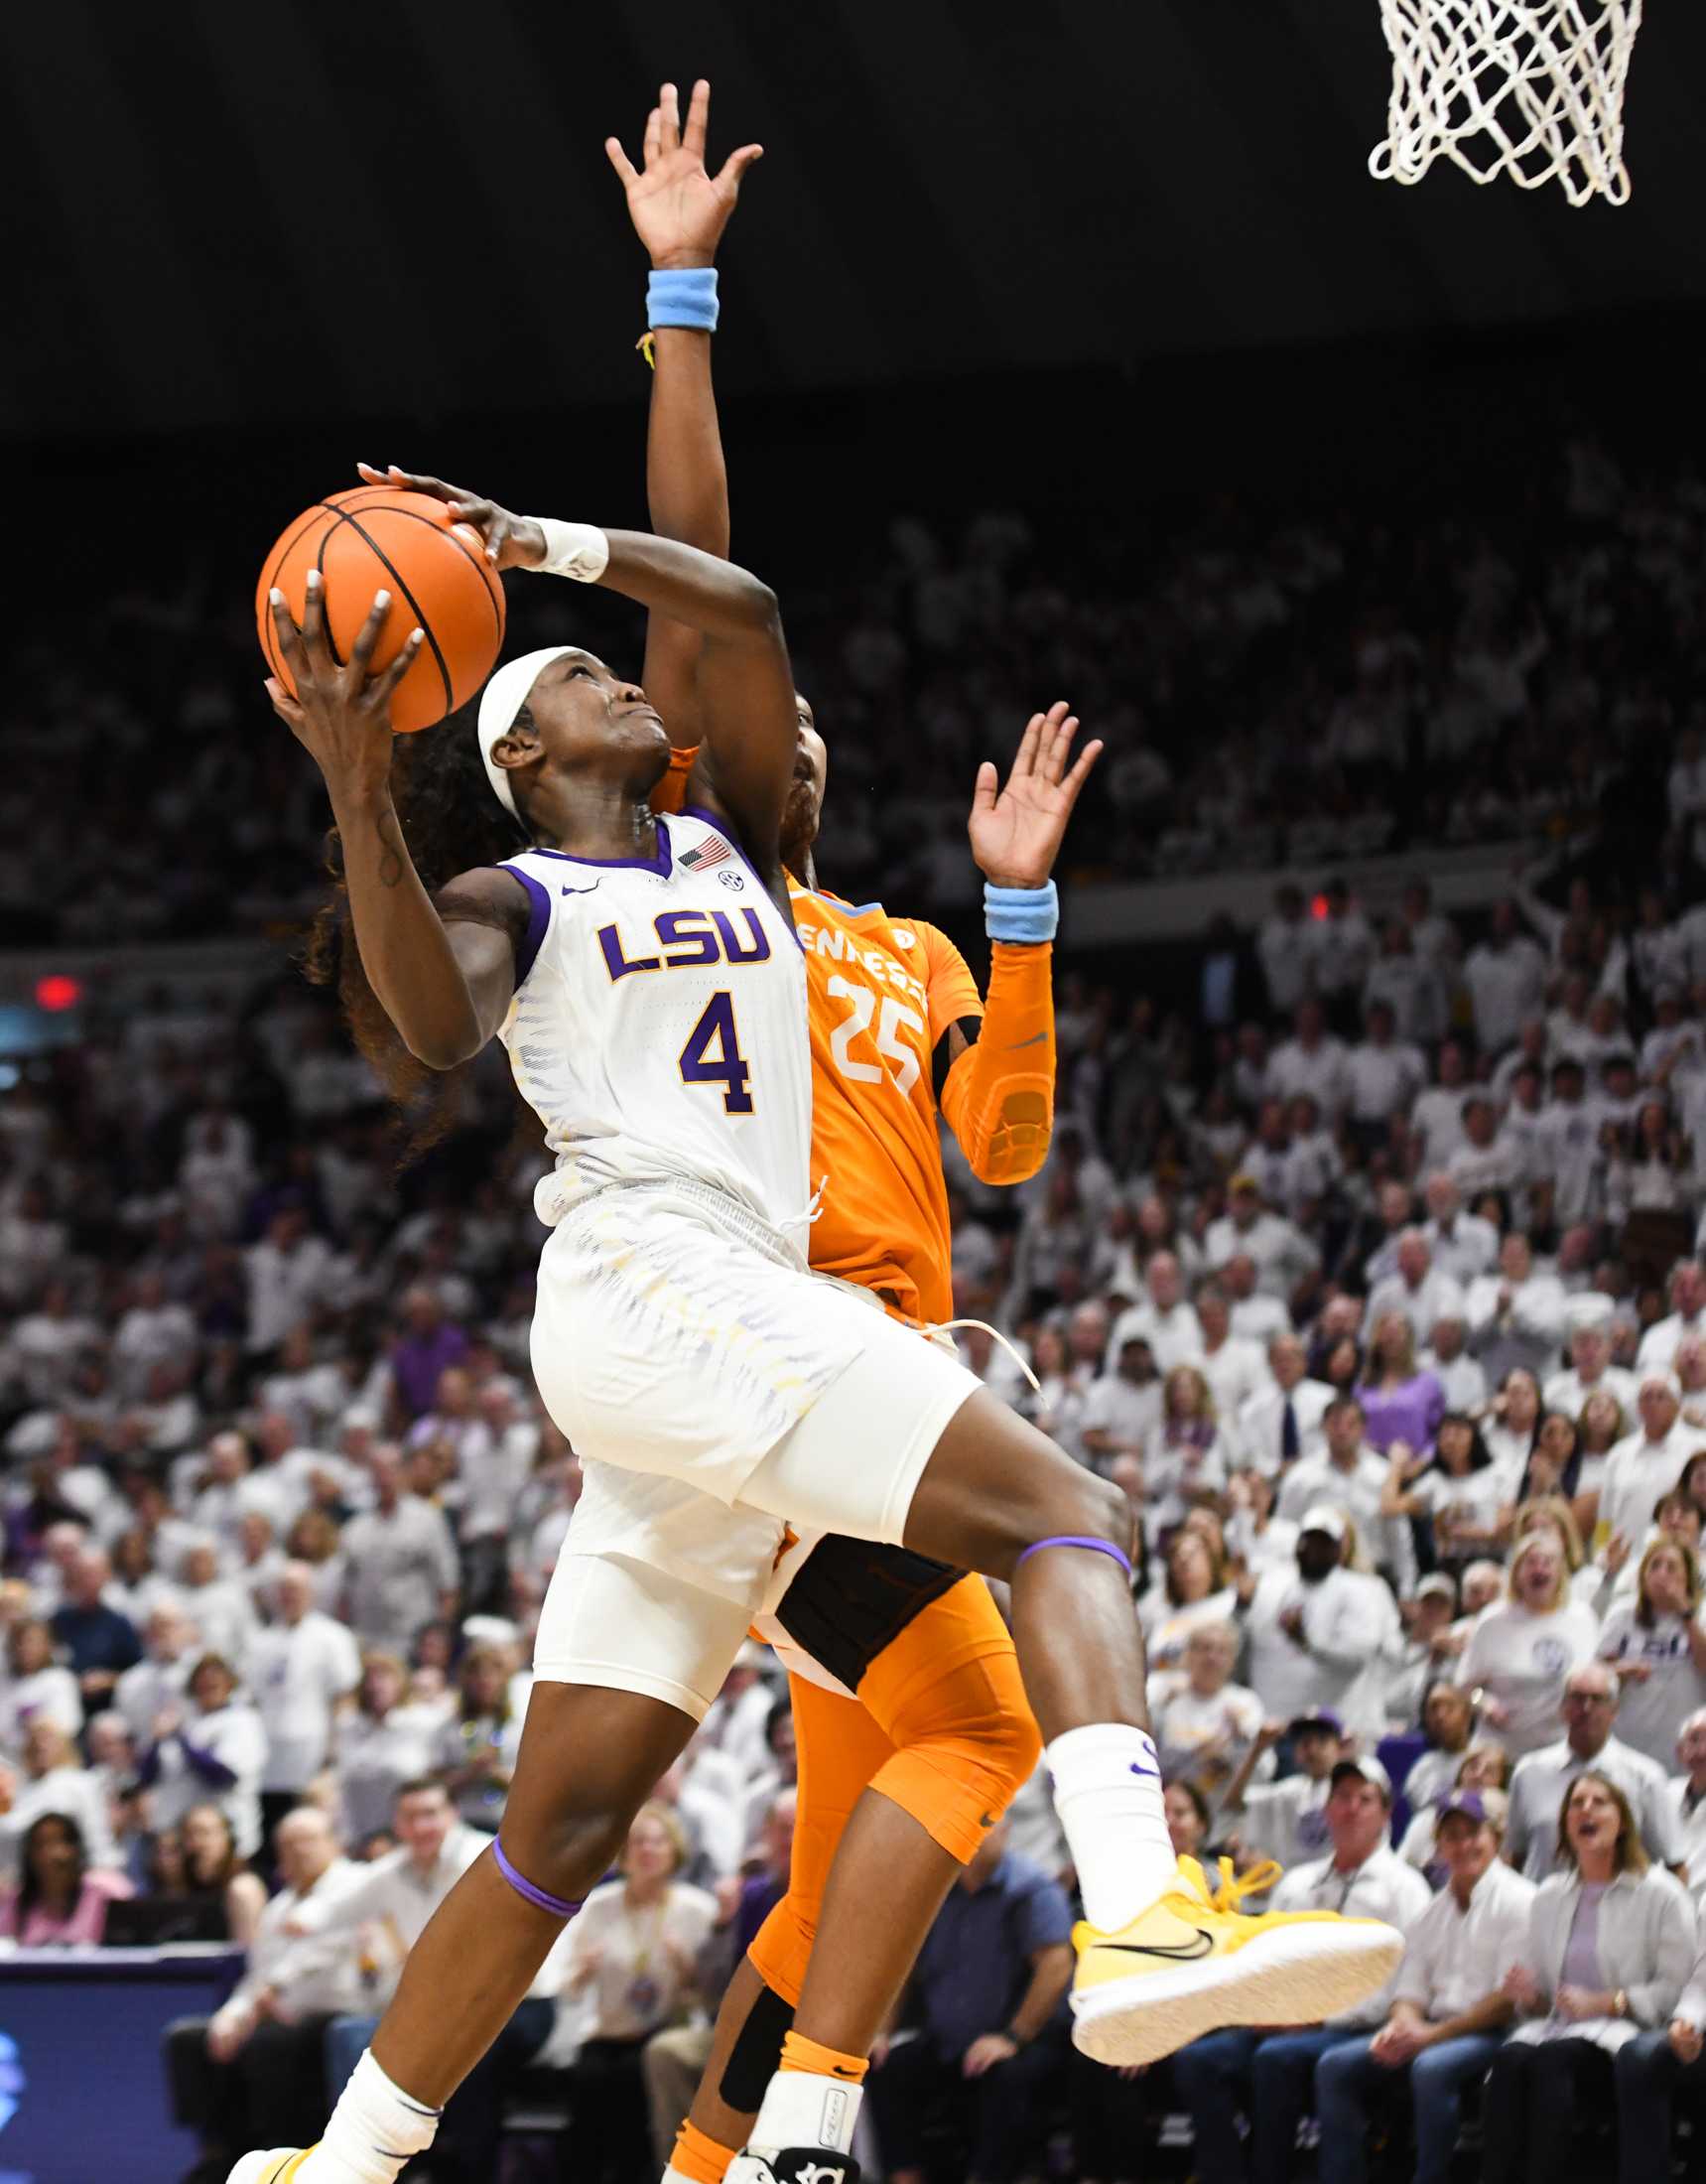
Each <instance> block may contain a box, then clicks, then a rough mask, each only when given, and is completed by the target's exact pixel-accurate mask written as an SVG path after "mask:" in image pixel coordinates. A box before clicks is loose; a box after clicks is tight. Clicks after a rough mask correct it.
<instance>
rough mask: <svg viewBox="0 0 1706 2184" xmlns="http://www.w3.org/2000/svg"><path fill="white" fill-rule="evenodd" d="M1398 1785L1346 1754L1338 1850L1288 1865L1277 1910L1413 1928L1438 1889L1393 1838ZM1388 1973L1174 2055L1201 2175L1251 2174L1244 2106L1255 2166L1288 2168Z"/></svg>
mask: <svg viewBox="0 0 1706 2184" xmlns="http://www.w3.org/2000/svg"><path fill="white" fill-rule="evenodd" d="M1391 1805H1392V1786H1391V1783H1390V1781H1389V1780H1388V1778H1387V1775H1386V1771H1385V1769H1384V1768H1383V1767H1382V1766H1381V1765H1380V1763H1379V1761H1378V1759H1342V1760H1340V1762H1339V1764H1338V1765H1337V1766H1336V1767H1335V1768H1334V1770H1333V1783H1332V1788H1331V1791H1330V1793H1329V1795H1328V1799H1327V1826H1328V1831H1329V1834H1330V1835H1331V1838H1332V1843H1333V1848H1332V1854H1331V1855H1330V1856H1329V1857H1325V1858H1322V1859H1320V1860H1319V1861H1317V1862H1316V1863H1314V1864H1311V1865H1303V1866H1298V1867H1296V1868H1295V1869H1294V1870H1292V1871H1291V1872H1289V1873H1287V1874H1286V1875H1285V1876H1284V1878H1283V1879H1282V1880H1281V1881H1280V1883H1279V1886H1278V1887H1277V1888H1276V1889H1275V1890H1274V1893H1273V1908H1274V1910H1275V1911H1333V1912H1338V1913H1340V1914H1342V1915H1344V1916H1346V1917H1350V1918H1377V1919H1381V1920H1383V1921H1384V1922H1385V1923H1386V1924H1387V1925H1390V1926H1395V1927H1397V1929H1398V1930H1399V1931H1400V1932H1401V1933H1405V1934H1408V1933H1409V1932H1411V1931H1413V1929H1414V1928H1415V1925H1416V1923H1417V1921H1418V1920H1419V1919H1420V1918H1421V1916H1422V1914H1423V1913H1424V1912H1425V1911H1426V1910H1427V1908H1428V1904H1429V1902H1430V1901H1431V1898H1430V1896H1429V1894H1428V1885H1427V1882H1426V1881H1425V1880H1423V1879H1422V1877H1421V1875H1420V1874H1419V1873H1418V1872H1417V1871H1416V1869H1415V1868H1414V1866H1412V1865H1406V1864H1404V1863H1403V1861H1402V1860H1401V1859H1400V1858H1399V1857H1398V1855H1397V1853H1396V1852H1395V1851H1394V1850H1393V1849H1392V1847H1391V1843H1390V1828H1391ZM1390 1990H1391V1982H1390V1981H1388V1982H1387V1983H1386V1985H1385V1986H1382V1987H1381V1988H1380V1989H1379V1991H1378V1993H1376V1994H1374V1995H1372V1996H1371V1997H1370V1998H1369V2000H1367V2001H1366V2002H1362V2003H1360V2004H1359V2005H1358V2006H1357V2007H1356V2008H1355V2009H1351V2010H1347V2011H1345V2012H1344V2013H1343V2014H1341V2015H1340V2016H1338V2017H1334V2018H1330V2019H1329V2020H1328V2021H1327V2023H1325V2024H1322V2025H1306V2026H1302V2027H1298V2028H1296V2029H1293V2030H1282V2031H1270V2032H1265V2033H1264V2032H1251V2031H1247V2030H1246V2029H1244V2028H1242V2027H1240V2028H1232V2029H1229V2030H1226V2031H1223V2032H1211V2033H1207V2034H1205V2035H1204V2036H1203V2038H1201V2039H1199V2040H1193V2041H1192V2042H1191V2043H1190V2045H1189V2046H1187V2047H1183V2048H1180V2049H1179V2051H1178V2053H1177V2054H1176V2055H1175V2056H1174V2057H1173V2078H1174V2083H1175V2084H1176V2085H1177V2087H1178V2089H1179V2093H1180V2096H1181V2098H1182V2099H1183V2101H1184V2103H1185V2106H1186V2108H1187V2109H1188V2110H1189V2111H1190V2115H1191V2121H1192V2125H1193V2128H1194V2134H1195V2136H1194V2145H1193V2154H1194V2159H1195V2166H1196V2173H1197V2176H1198V2178H1199V2180H1200V2184H1237V2180H1238V2179H1241V2178H1242V2177H1243V2176H1244V2175H1245V2174H1246V2166H1245V2157H1244V2149H1243V2147H1242V2146H1241V2144H1240V2141H1239V2130H1238V2117H1239V2114H1240V2112H1241V2111H1243V2112H1245V2113H1246V2114H1247V2116H1248V2120H1249V2130H1250V2135H1251V2139H1252V2142H1253V2143H1254V2144H1255V2145H1256V2146H1257V2147H1258V2148H1259V2149H1262V2151H1261V2165H1260V2169H1259V2171H1258V2172H1257V2173H1258V2174H1260V2175H1261V2176H1262V2177H1263V2178H1283V2177H1284V2176H1285V2175H1286V2173H1287V2170H1288V2169H1289V2166H1290V2156H1291V2151H1292V2148H1293V2147H1294V2145H1295V2144H1296V2139H1297V2126H1298V2124H1299V2123H1300V2122H1301V2121H1302V2119H1303V2117H1304V2116H1305V2114H1306V2113H1307V2112H1308V2109H1309V2106H1310V2099H1311V2095H1312V2092H1313V2088H1314V2076H1315V2066H1316V2063H1317V2062H1318V2060H1319V2059H1320V2057H1321V2056H1322V2055H1323V2054H1325V2053H1326V2052H1328V2051H1329V2050H1330V2049H1332V2048H1335V2047H1337V2046H1339V2045H1340V2044H1341V2043H1342V2042H1344V2041H1346V2040H1352V2039H1355V2038H1357V2037H1358V2036H1359V2035H1360V2034H1362V2033H1364V2032H1366V2031H1370V2030H1372V2029H1373V2028H1374V2027H1375V2026H1377V2025H1378V2024H1379V2023H1380V2021H1381V2020H1382V2018H1383V2017H1384V2016H1385V2014H1386V2009H1387V2006H1388V2002H1389V1998H1390Z"/></svg>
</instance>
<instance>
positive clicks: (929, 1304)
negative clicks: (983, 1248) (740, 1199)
mask: <svg viewBox="0 0 1706 2184" xmlns="http://www.w3.org/2000/svg"><path fill="white" fill-rule="evenodd" d="M788 892H789V896H790V899H791V900H792V902H793V907H794V923H795V925H796V927H797V928H798V931H799V935H800V945H801V946H802V947H803V948H804V949H805V951H806V972H807V994H808V999H809V1009H810V1016H811V1030H812V1180H813V1182H814V1183H817V1182H818V1181H819V1180H820V1179H823V1178H827V1180H826V1181H825V1185H824V1195H823V1204H822V1210H821V1211H820V1213H819V1215H818V1218H817V1220H816V1221H815V1222H814V1223H813V1224H812V1244H811V1257H812V1265H813V1266H814V1267H816V1268H818V1269H819V1270H820V1272H822V1273H824V1274H835V1275H840V1276H841V1278H842V1280H843V1281H845V1282H856V1283H858V1285H859V1286H860V1288H862V1289H867V1290H875V1291H877V1292H879V1293H884V1294H885V1295H886V1296H887V1297H888V1298H889V1300H890V1301H892V1302H893V1303H894V1304H895V1305H896V1306H897V1307H898V1308H899V1310H901V1311H902V1312H904V1313H905V1314H906V1315H907V1316H908V1317H909V1318H913V1319H922V1320H928V1321H939V1320H944V1319H947V1318H950V1317H951V1316H952V1314H953V1310H954V1284H953V1274H952V1260H953V1253H952V1240H951V1235H950V1230H949V1226H948V1192H947V1186H946V1184H945V1183H944V1181H943V1176H942V1149H941V1140H940V1138H939V1137H938V1135H937V1119H936V1093H935V1088H934V1086H933V1085H932V1083H931V1071H930V1061H931V1056H932V1054H933V1053H934V1052H935V1050H936V1047H937V1045H938V1043H939V1042H940V1040H941V1038H942V1035H943V1033H944V1032H945V1031H946V1030H947V1028H948V1026H949V1025H950V1024H956V1023H958V1022H959V1021H960V1019H961V1018H963V1017H981V1016H982V1015H983V1013H984V1004H983V1000H982V997H981V996H980V994H979V992H978V982H977V980H976V979H975V978H974V977H973V976H972V973H971V971H970V970H969V969H968V968H967V965H966V959H965V958H964V956H962V955H961V953H960V951H959V949H958V948H956V947H955V945H954V943H953V942H952V941H951V940H950V939H949V938H948V936H947V934H946V933H943V932H939V931H938V930H937V928H936V927H935V926H934V925H927V924H925V923H923V922H922V921H921V920H918V919H906V918H898V917H890V916H889V914H888V913H887V911H886V910H884V908H883V907H882V905H881V903H880V902H866V903H862V904H860V905H858V906H856V907H855V906H854V905H853V904H851V903H848V902H844V901H842V900H841V898H840V897H839V896H837V895H833V894H824V893H821V892H815V891H814V890H813V889H811V888H809V887H800V886H798V885H797V884H795V883H793V882H790V883H789V888H788Z"/></svg>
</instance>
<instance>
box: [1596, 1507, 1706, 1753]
mask: <svg viewBox="0 0 1706 2184" xmlns="http://www.w3.org/2000/svg"><path fill="white" fill-rule="evenodd" d="M1700 1598H1701V1578H1700V1561H1699V1557H1698V1556H1697V1555H1696V1554H1695V1552H1694V1550H1693V1548H1691V1547H1690V1546H1689V1545H1688V1543H1687V1542H1686V1541H1685V1540H1673V1539H1667V1538H1665V1537H1663V1536H1662V1535H1661V1536H1660V1537H1659V1538H1658V1539H1656V1540H1654V1541H1652V1543H1651V1544H1650V1545H1649V1546H1648V1548H1647V1550H1646V1553H1645V1554H1644V1555H1643V1556H1642V1557H1641V1558H1640V1570H1639V1571H1638V1572H1637V1575H1636V1581H1635V1598H1634V1600H1633V1602H1631V1601H1620V1602H1619V1603H1618V1605H1617V1606H1615V1607H1614V1608H1613V1609H1612V1611H1611V1613H1610V1614H1609V1615H1608V1616H1607V1617H1606V1619H1605V1627H1604V1628H1603V1630H1602V1631H1601V1632H1600V1643H1599V1656H1600V1659H1601V1660H1602V1661H1609V1662H1610V1664H1611V1665H1612V1667H1613V1668H1614V1669H1615V1670H1616V1671H1617V1677H1618V1684H1619V1687H1620V1691H1621V1694H1622V1698H1621V1703H1620V1705H1619V1706H1618V1716H1617V1733H1618V1735H1619V1737H1620V1738H1621V1739H1622V1741H1623V1742H1624V1743H1626V1744H1633V1745H1634V1746H1635V1748H1636V1750H1637V1751H1638V1752H1644V1753H1645V1754H1646V1756H1647V1757H1648V1759H1652V1760H1656V1761H1657V1763H1658V1764H1659V1766H1660V1767H1662V1768H1663V1769H1664V1770H1665V1772H1666V1773H1667V1774H1668V1773H1669V1771H1670V1769H1671V1768H1672V1767H1673V1766H1674V1765H1675V1753H1676V1739H1677V1738H1678V1736H1680V1735H1681V1733H1682V1724H1683V1722H1684V1721H1686V1720H1687V1718H1688V1716H1689V1715H1690V1714H1691V1713H1694V1712H1697V1711H1698V1710H1699V1708H1700V1707H1701V1706H1706V1627H1702V1624H1701V1621H1700Z"/></svg>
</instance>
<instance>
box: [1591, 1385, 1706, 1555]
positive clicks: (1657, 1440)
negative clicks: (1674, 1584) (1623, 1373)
mask: <svg viewBox="0 0 1706 2184" xmlns="http://www.w3.org/2000/svg"><path fill="white" fill-rule="evenodd" d="M1636 1409H1637V1411H1638V1412H1639V1413H1640V1432H1639V1433H1631V1434H1630V1435H1629V1436H1628V1438H1627V1439H1624V1440H1620V1441H1619V1442H1618V1444H1617V1446H1616V1447H1615V1448H1614V1449H1613V1450H1612V1452H1611V1454H1610V1455H1609V1456H1608V1457H1607V1458H1606V1468H1605V1477H1604V1480H1603V1482H1602V1484H1601V1487H1600V1505H1599V1517H1600V1522H1601V1523H1602V1524H1604V1525H1607V1526H1609V1527H1610V1530H1611V1535H1612V1536H1613V1537H1614V1538H1615V1537H1617V1536H1618V1535H1620V1534H1621V1536H1622V1537H1623V1539H1624V1541H1625V1543H1626V1544H1627V1546H1628V1547H1629V1548H1631V1549H1635V1548H1638V1547H1639V1546H1640V1543H1641V1541H1642V1540H1644V1539H1645V1538H1646V1532H1647V1527H1648V1526H1649V1525H1650V1524H1651V1522H1652V1511H1653V1505H1654V1503H1655V1502H1657V1501H1658V1500H1659V1499H1660V1497H1661V1496H1663V1495H1665V1494H1668V1493H1669V1492H1670V1490H1671V1488H1672V1487H1673V1486H1674V1485H1675V1484H1676V1482H1677V1480H1678V1479H1679V1478H1680V1477H1681V1476H1682V1466H1683V1465H1684V1464H1685V1463H1686V1462H1687V1461H1688V1458H1689V1457H1690V1456H1691V1455H1693V1453H1694V1452H1695V1450H1696V1449H1697V1448H1701V1447H1706V1433H1702V1432H1701V1431H1700V1429H1699V1428H1697V1427H1692V1426H1684V1425H1683V1424H1682V1423H1681V1419H1680V1411H1681V1402H1680V1397H1679V1394H1678V1390H1677V1387H1676V1383H1675V1381H1673V1380H1672V1379H1671V1377H1670V1375H1669V1374H1668V1373H1665V1372H1645V1373H1642V1375H1641V1378H1640V1394H1639V1396H1638V1397H1637V1398H1636Z"/></svg>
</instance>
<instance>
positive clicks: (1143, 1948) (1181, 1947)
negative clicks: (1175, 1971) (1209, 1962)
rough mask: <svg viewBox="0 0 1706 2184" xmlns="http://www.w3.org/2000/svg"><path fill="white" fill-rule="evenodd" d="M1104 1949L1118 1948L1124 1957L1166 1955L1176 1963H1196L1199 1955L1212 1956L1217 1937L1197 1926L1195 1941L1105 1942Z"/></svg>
mask: <svg viewBox="0 0 1706 2184" xmlns="http://www.w3.org/2000/svg"><path fill="white" fill-rule="evenodd" d="M1102 1947H1103V1948H1104V1949H1117V1950H1118V1952H1119V1954H1120V1955H1121V1956H1122V1957H1165V1958H1167V1959H1169V1960H1170V1961H1171V1962H1172V1963H1174V1964H1194V1963H1195V1962H1196V1961H1197V1959H1198V1958H1199V1957H1212V1956H1213V1955H1214V1953H1215V1938H1214V1936H1213V1935H1212V1934H1205V1933H1204V1932H1203V1930H1202V1928H1201V1927H1200V1926H1199V1927H1198V1928H1197V1938H1196V1940H1195V1941H1193V1942H1104V1943H1103V1944H1102Z"/></svg>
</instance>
